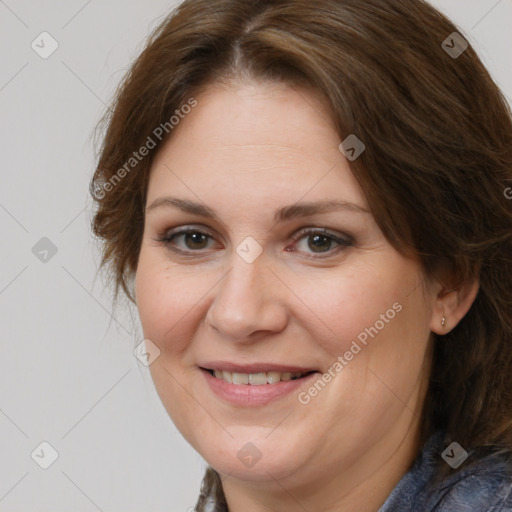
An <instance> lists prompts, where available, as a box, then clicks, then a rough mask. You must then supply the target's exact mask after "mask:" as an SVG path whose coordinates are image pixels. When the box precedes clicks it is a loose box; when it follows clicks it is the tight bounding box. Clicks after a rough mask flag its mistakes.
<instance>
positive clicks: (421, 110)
mask: <svg viewBox="0 0 512 512" xmlns="http://www.w3.org/2000/svg"><path fill="white" fill-rule="evenodd" d="M107 122H108V129H107V131H106V135H105V138H104V144H103V147H102V151H101V155H100V160H99V164H98V167H97V170H96V172H95V175H94V178H93V181H92V184H91V185H92V190H93V194H94V196H95V198H96V200H97V211H96V213H95V217H94V220H93V230H94V233H95V234H96V235H97V236H98V237H100V238H101V239H102V240H103V243H104V245H103V251H104V252H103V260H102V265H103V266H105V267H107V268H109V269H110V271H111V276H112V278H113V281H114V285H115V290H116V297H117V290H119V289H122V290H123V291H124V292H125V293H126V294H127V296H128V297H129V298H130V299H131V300H132V301H133V302H134V303H135V304H136V306H137V308H138V312H139V316H140V320H141V325H142V329H143V333H144V338H145V348H146V354H147V358H148V362H149V363H150V370H151V374H152V377H153V380H154V382H155V385H156V388H157V390H158V393H159V396H160V398H161V400H162V402H163V404H164V406H165V407H166V409H167V411H168V413H169V415H170V417H171V418H172V420H173V421H174V423H175V424H176V426H177V427H178V428H179V430H180V431H181V432H182V434H183V435H184V437H185V438H186V439H187V440H188V442H189V443H190V444H191V445H192V446H193V447H194V448H195V449H196V450H197V451H198V452H199V453H200V454H201V455H202V456H203V457H204V459H205V460H206V461H207V462H208V463H209V465H210V466H211V467H210V468H209V469H208V471H207V473H206V475H205V478H204V481H203V487H202V491H201V495H200V497H199V500H198V504H197V507H196V509H197V510H198V511H207V510H215V511H226V510H229V511H230V512H238V511H242V510H244V511H248V510H250V511H260V510H287V511H295V510H297V511H299V510H301V511H302V510H309V511H318V510H322V511H325V512H327V511H341V510H343V511H345V510H346V511H353V510H357V511H358V512H366V511H376V510H379V511H381V512H390V511H398V510H415V511H416V510H418V511H448V510H449V511H454V510H476V511H487V510H489V511H490V510H493V511H497V510H512V494H511V493H510V489H511V482H512V476H511V475H512V468H511V465H512V464H511V448H512V282H511V281H512V202H511V201H510V200H509V199H508V198H507V193H506V191H507V190H508V189H509V187H510V183H511V181H510V180H512V123H511V115H510V110H509V107H508V105H507V103H506V101H505V100H504V98H503V96H502V94H501V93H500V91H499V90H498V89H497V87H496V86H495V84H494V83H493V82H492V80H491V78H490V77H489V75H488V73H487V71H486V70H485V68H484V67H483V65H482V63H481V62H480V60H479V59H478V57H477V55H476V54H475V52H474V50H473V49H472V48H471V47H470V46H469V45H468V44H467V42H466V40H465V39H464V37H463V36H462V35H461V34H460V33H458V32H457V29H456V27H454V25H453V24H452V23H451V22H450V21H448V20H447V19H446V18H445V17H444V16H442V15H441V14H440V13H438V12H437V11H436V10H435V9H433V8H432V7H431V6H430V5H428V4H427V3H425V2H423V1H420V0H357V1H356V0H325V1H322V2H311V1H306V0H262V1H254V2H253V1H251V2H247V1H243V0H219V1H215V2H211V1H207V0H186V1H185V2H184V3H183V4H182V5H181V6H180V7H179V8H178V9H177V10H176V11H175V12H174V13H173V14H172V15H171V16H170V17H169V18H168V19H167V20H165V22H164V23H162V25H161V26H160V27H159V28H158V30H157V31H156V32H155V33H154V34H153V36H152V37H151V39H150V41H149V42H148V45H147V47H146V49H145V50H144V51H143V52H142V54H141V55H140V57H139V58H138V59H137V60H136V62H135V63H134V65H133V67H132V69H131V71H130V73H129V74H128V76H127V77H126V79H125V81H124V83H123V85H122V87H121V88H120V90H119V92H118V95H117V97H116V100H115V103H114V106H113V114H112V115H111V116H110V117H109V118H107Z"/></svg>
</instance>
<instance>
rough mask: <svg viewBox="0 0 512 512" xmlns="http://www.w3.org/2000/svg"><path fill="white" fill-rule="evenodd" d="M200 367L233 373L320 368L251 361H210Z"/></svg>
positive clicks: (313, 370) (314, 370)
mask: <svg viewBox="0 0 512 512" xmlns="http://www.w3.org/2000/svg"><path fill="white" fill-rule="evenodd" d="M199 367H200V368H203V369H205V370H218V371H226V372H232V373H266V372H279V373H285V372H291V373H298V372H300V373H308V372H316V371H318V370H316V369H314V368H311V367H309V368H308V367H305V366H294V365H284V364H275V363H262V362H256V363H249V364H237V363H230V362H229V361H208V362H205V363H202V364H200V365H199Z"/></svg>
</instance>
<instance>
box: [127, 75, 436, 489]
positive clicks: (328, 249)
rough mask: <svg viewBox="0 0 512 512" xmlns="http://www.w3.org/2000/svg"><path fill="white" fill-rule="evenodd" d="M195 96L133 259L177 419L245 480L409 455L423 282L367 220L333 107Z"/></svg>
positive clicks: (242, 86) (270, 96) (421, 374)
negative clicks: (332, 115)
mask: <svg viewBox="0 0 512 512" xmlns="http://www.w3.org/2000/svg"><path fill="white" fill-rule="evenodd" d="M196 99H197V102H198V103H197V106H196V107H195V108H194V109H192V111H191V112H190V113H189V114H188V115H186V116H184V118H183V119H181V120H180V122H179V125H178V126H176V127H175V128H174V130H173V133H172V137H171V138H170V139H169V140H168V141H167V143H166V144H165V145H164V146H163V148H162V149H161V150H160V151H159V153H158V155H157V156H156V159H155V161H154V164H153V167H152V169H151V176H150V183H149V189H148V195H147V205H146V206H147V210H146V220H145V227H144V237H143V242H142V247H141V251H140V257H139V263H138V269H137V274H136V300H137V306H138V310H139V314H140V319H141V323H142V327H143V332H144V337H145V338H146V339H149V340H151V342H152V343H154V344H155V345H156V346H157V347H158V348H159V350H160V355H159V357H157V358H156V360H155V361H154V362H153V363H152V364H151V366H150V370H151V374H152V377H153V379H154V382H155V385H156V389H157V391H158V393H159V395H160V397H161V400H162V402H163V404H164V406H165V407H166V409H167V411H168V412H169V414H170V416H171V418H172V419H173V421H174V422H175V424H176V425H177V427H178V428H179V430H180V431H181V432H182V434H183V435H184V436H185V438H186V439H187V440H188V441H189V442H190V443H191V445H192V446H193V447H194V448H195V449H196V450H197V451H198V452H199V453H200V454H201V455H202V456H203V457H204V458H205V459H206V460H207V461H208V462H209V463H210V464H211V465H212V466H213V467H214V468H215V469H217V470H218V471H219V472H221V473H224V474H229V475H230V476H231V477H232V478H235V479H243V480H246V481H247V480H249V481H260V482H262V481H268V482H270V481H273V480H277V481H279V482H286V483H287V484H289V485H300V484H304V483H305V482H307V483H308V484H312V483H313V482H314V481H316V480H322V481H323V482H324V483H325V482H326V481H328V480H329V479H332V477H333V475H345V477H346V478H352V477H354V478H355V476H354V475H358V476H361V475H363V474H364V473H365V471H366V472H368V473H371V472H373V471H375V470H378V468H379V467H384V465H385V464H389V461H392V460H393V457H395V456H397V454H400V453H401V454H402V458H403V457H406V458H409V457H410V455H411V453H412V450H413V446H414V448H416V446H415V442H416V434H417V429H418V418H419V414H420V408H421V405H422V402H423V398H424V393H425V383H426V380H427V379H428V371H429V367H428V364H427V357H426V352H427V346H428V342H429V336H430V328H431V320H432V316H433V309H434V307H433V304H434V297H433V295H434V294H433V293H432V292H430V291H429V288H430V286H428V285H426V283H425V282H424V280H423V276H422V273H421V269H420V266H419V264H418V263H417V262H415V261H412V260H410V259H406V258H405V257H403V256H402V255H401V254H399V253H398V252H397V251H396V250H395V249H394V248H393V247H392V246H391V245H390V243H389V242H388V241H387V240H386V238H385V237H384V236H383V234H382V232H381V231H380V229H379V228H378V226H377V224H376V222H375V219H374V218H373V217H372V215H371V213H370V212H369V206H368V204H367V201H366V199H365V195H364V193H363V191H362V190H361V188H360V186H359V185H358V183H357V182H356V180H355V179H354V177H353V175H352V174H351V171H350V168H349V165H348V162H347V159H346V158H345V156H344V155H343V154H342V153H341V152H340V150H339V149H338V146H339V144H340V142H341V140H340V139H339V137H338V135H337V133H336V131H335V129H334V127H333V125H332V124H331V121H330V120H329V115H328V107H327V106H326V104H325V103H324V101H323V100H322V99H321V98H319V97H317V96H316V95H315V94H314V93H313V92H311V91H308V90H304V89H300V90H299V89H295V88H290V87H288V86H285V85H279V84H259V83H253V84H248V83H238V84H233V85H230V86H228V85H220V84H216V85H212V86H210V87H209V88H208V89H207V90H206V92H204V93H202V94H201V95H199V96H197V98H196ZM363 143H364V141H363ZM187 232H188V233H187ZM165 238H166V239H167V241H165V240H164V239H165ZM212 373H214V375H212ZM294 377H300V378H294ZM291 379H293V380H291ZM233 381H234V382H233ZM404 454H407V455H404ZM347 475H349V476H347ZM285 487H286V486H285Z"/></svg>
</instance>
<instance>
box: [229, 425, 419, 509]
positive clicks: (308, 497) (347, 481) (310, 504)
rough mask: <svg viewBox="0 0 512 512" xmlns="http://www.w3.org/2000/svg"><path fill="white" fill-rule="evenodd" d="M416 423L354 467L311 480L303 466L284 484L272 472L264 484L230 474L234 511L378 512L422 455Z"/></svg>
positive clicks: (322, 471)
mask: <svg viewBox="0 0 512 512" xmlns="http://www.w3.org/2000/svg"><path fill="white" fill-rule="evenodd" d="M413 423H414V425H412V424H411V425H410V428H409V430H408V432H407V434H406V435H405V437H404V436H403V434H402V436H401V437H400V438H397V437H395V438H388V437H386V438H383V439H381V440H379V441H378V442H377V443H376V444H375V445H374V446H372V447H371V450H368V451H367V453H366V454H365V455H364V456H361V457H359V458H358V459H357V460H356V461H354V463H353V464H350V465H349V467H341V465H340V467H331V468H327V467H324V468H321V469H320V471H318V472H317V473H316V474H315V475H313V476H311V473H309V474H308V477H306V476H305V473H306V472H307V469H308V468H298V470H297V472H295V473H294V474H293V475H290V476H288V477H286V478H282V479H280V480H277V479H275V478H273V477H272V476H271V474H270V473H269V478H268V480H266V481H264V482H261V481H259V482H252V481H242V480H239V479H234V478H232V477H228V476H226V477H225V478H223V489H224V493H225V496H226V501H227V504H228V509H229V512H277V511H281V510H286V511H287V512H305V511H308V510H322V511H323V512H352V511H354V510H357V511H358V512H377V511H378V510H379V508H380V507H381V506H382V505H383V503H384V502H385V501H386V498H387V497H388V496H389V494H390V493H391V491H392V490H393V488H394V487H395V486H396V485H397V483H398V482H399V480H400V479H401V477H402V476H403V475H404V474H405V473H406V472H407V471H408V470H409V468H410V466H411V464H412V462H413V461H414V459H415V457H416V456H417V454H418V451H419V439H418V434H417V432H418V428H417V424H416V422H413ZM305 482H307V483H305Z"/></svg>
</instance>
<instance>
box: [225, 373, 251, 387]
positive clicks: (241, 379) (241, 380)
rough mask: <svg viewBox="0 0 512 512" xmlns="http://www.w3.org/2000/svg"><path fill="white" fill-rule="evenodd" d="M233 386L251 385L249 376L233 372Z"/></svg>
mask: <svg viewBox="0 0 512 512" xmlns="http://www.w3.org/2000/svg"><path fill="white" fill-rule="evenodd" d="M222 373H223V374H224V372H222ZM233 384H249V374H248V373H235V372H233Z"/></svg>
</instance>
